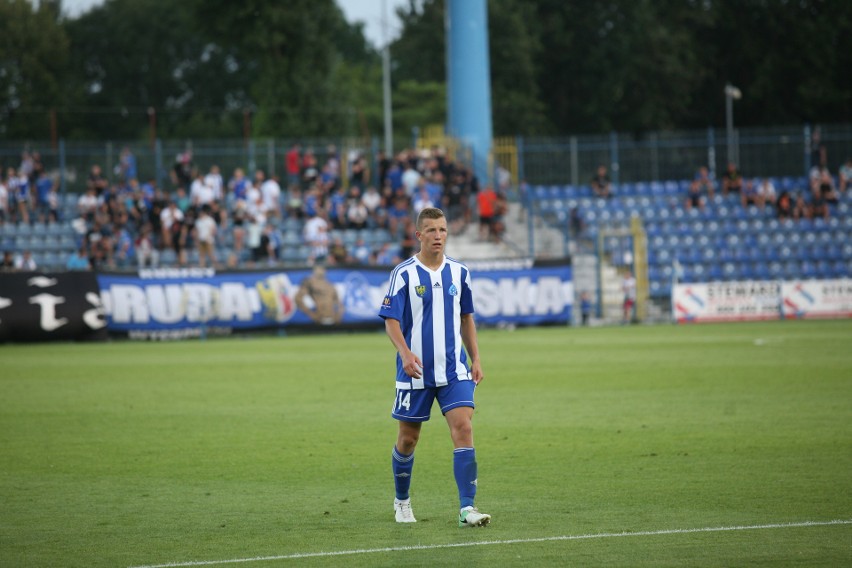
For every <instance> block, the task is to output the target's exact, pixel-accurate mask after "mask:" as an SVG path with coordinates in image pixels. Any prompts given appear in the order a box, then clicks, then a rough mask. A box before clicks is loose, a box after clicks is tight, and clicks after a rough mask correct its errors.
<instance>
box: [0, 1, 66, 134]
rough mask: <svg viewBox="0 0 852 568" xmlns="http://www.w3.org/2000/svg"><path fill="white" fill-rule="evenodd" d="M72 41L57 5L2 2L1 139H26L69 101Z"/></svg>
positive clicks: (0, 41)
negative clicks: (67, 82) (66, 81)
mask: <svg viewBox="0 0 852 568" xmlns="http://www.w3.org/2000/svg"><path fill="white" fill-rule="evenodd" d="M67 59H68V37H67V35H66V33H65V30H64V29H63V28H62V26H61V25H60V24H59V22H58V21H57V6H56V4H55V2H41V3H39V4H38V6H33V4H32V3H30V2H28V1H27V0H0V137H3V138H9V139H14V138H21V137H25V136H27V135H28V134H29V132H30V131H31V129H32V128H33V126H35V124H39V126H41V125H43V126H41V130H42V131H43V132H46V131H47V118H46V117H47V112H48V109H49V108H50V107H55V106H60V105H61V104H62V102H63V99H64V98H65V94H64V91H63V87H64V85H63V81H64V79H65V74H66V67H65V65H66V61H67Z"/></svg>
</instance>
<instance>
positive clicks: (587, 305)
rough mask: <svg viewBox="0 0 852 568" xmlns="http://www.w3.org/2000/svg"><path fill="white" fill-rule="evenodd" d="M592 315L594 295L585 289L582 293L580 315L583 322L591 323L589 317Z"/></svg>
mask: <svg viewBox="0 0 852 568" xmlns="http://www.w3.org/2000/svg"><path fill="white" fill-rule="evenodd" d="M591 315H592V297H591V296H590V295H589V293H588V292H586V291H585V290H584V291H583V293H582V294H580V317H581V322H580V323H581V324H582V325H584V326H586V325H589V318H590V317H591Z"/></svg>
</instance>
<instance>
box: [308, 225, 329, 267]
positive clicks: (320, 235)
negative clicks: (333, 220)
mask: <svg viewBox="0 0 852 568" xmlns="http://www.w3.org/2000/svg"><path fill="white" fill-rule="evenodd" d="M303 236H304V241H305V244H306V245H308V247H310V251H309V257H308V261H309V262H310V264H311V265H313V264H316V263H322V262H325V259H326V258H327V257H328V222H326V220H325V219H323V218H322V217H320V216H319V215H315V216H313V217H311V218H310V219H308V221H307V222H306V223H305V228H304V233H303Z"/></svg>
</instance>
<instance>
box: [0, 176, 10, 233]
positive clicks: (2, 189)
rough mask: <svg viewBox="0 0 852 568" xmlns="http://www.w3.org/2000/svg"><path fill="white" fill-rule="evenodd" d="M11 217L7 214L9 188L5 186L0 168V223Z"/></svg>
mask: <svg viewBox="0 0 852 568" xmlns="http://www.w3.org/2000/svg"><path fill="white" fill-rule="evenodd" d="M10 219H11V216H10V215H9V188H7V187H6V180H5V178H4V177H3V172H2V170H0V224H2V223H5V222H7V221H9V220H10Z"/></svg>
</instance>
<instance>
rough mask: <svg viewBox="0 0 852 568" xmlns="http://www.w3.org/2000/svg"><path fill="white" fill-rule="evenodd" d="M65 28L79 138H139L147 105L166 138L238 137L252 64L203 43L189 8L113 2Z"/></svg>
mask: <svg viewBox="0 0 852 568" xmlns="http://www.w3.org/2000/svg"><path fill="white" fill-rule="evenodd" d="M66 28H67V30H68V33H69V36H70V37H71V53H72V69H73V71H74V76H75V77H76V78H78V80H77V92H76V95H77V98H78V100H79V107H81V108H80V112H79V113H77V114H75V115H74V116H76V117H78V119H79V120H77V122H76V124H75V125H74V128H75V130H76V132H77V133H78V134H79V135H83V136H85V135H89V136H92V135H94V136H98V137H103V138H113V139H115V138H122V137H132V138H135V137H138V136H140V135H142V134H143V133H145V132H147V129H148V124H149V121H148V108H149V107H151V108H154V109H155V110H156V112H157V125H158V129H159V130H158V134H159V135H161V136H165V137H168V136H184V135H196V136H233V137H236V136H239V135H240V133H241V122H242V109H243V108H245V107H247V106H248V105H249V104H250V102H249V97H248V93H247V83H248V81H247V78H250V77H252V75H253V69H252V65H251V63H250V62H246V61H243V60H240V59H239V58H238V56H237V55H236V53H235V52H234V51H233V50H228V49H225V48H223V47H221V46H220V45H217V44H216V43H214V42H209V41H206V40H205V39H204V38H202V37H200V35H199V34H198V32H197V30H196V27H195V22H194V12H193V11H192V10H191V8H190V7H189V6H187V5H186V4H185V3H184V2H173V1H171V0H111V1H110V2H107V3H105V4H103V5H101V6H98V7H96V8H94V9H92V10H90V11H88V12H86V13H85V14H83V15H82V16H81V17H79V18H77V19H74V20H70V21H69V22H67V24H66ZM96 109H101V111H100V112H101V113H102V114H94V113H93V111H95V110H96ZM93 116H96V117H97V118H98V120H92V117H93ZM72 118H73V117H72Z"/></svg>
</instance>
